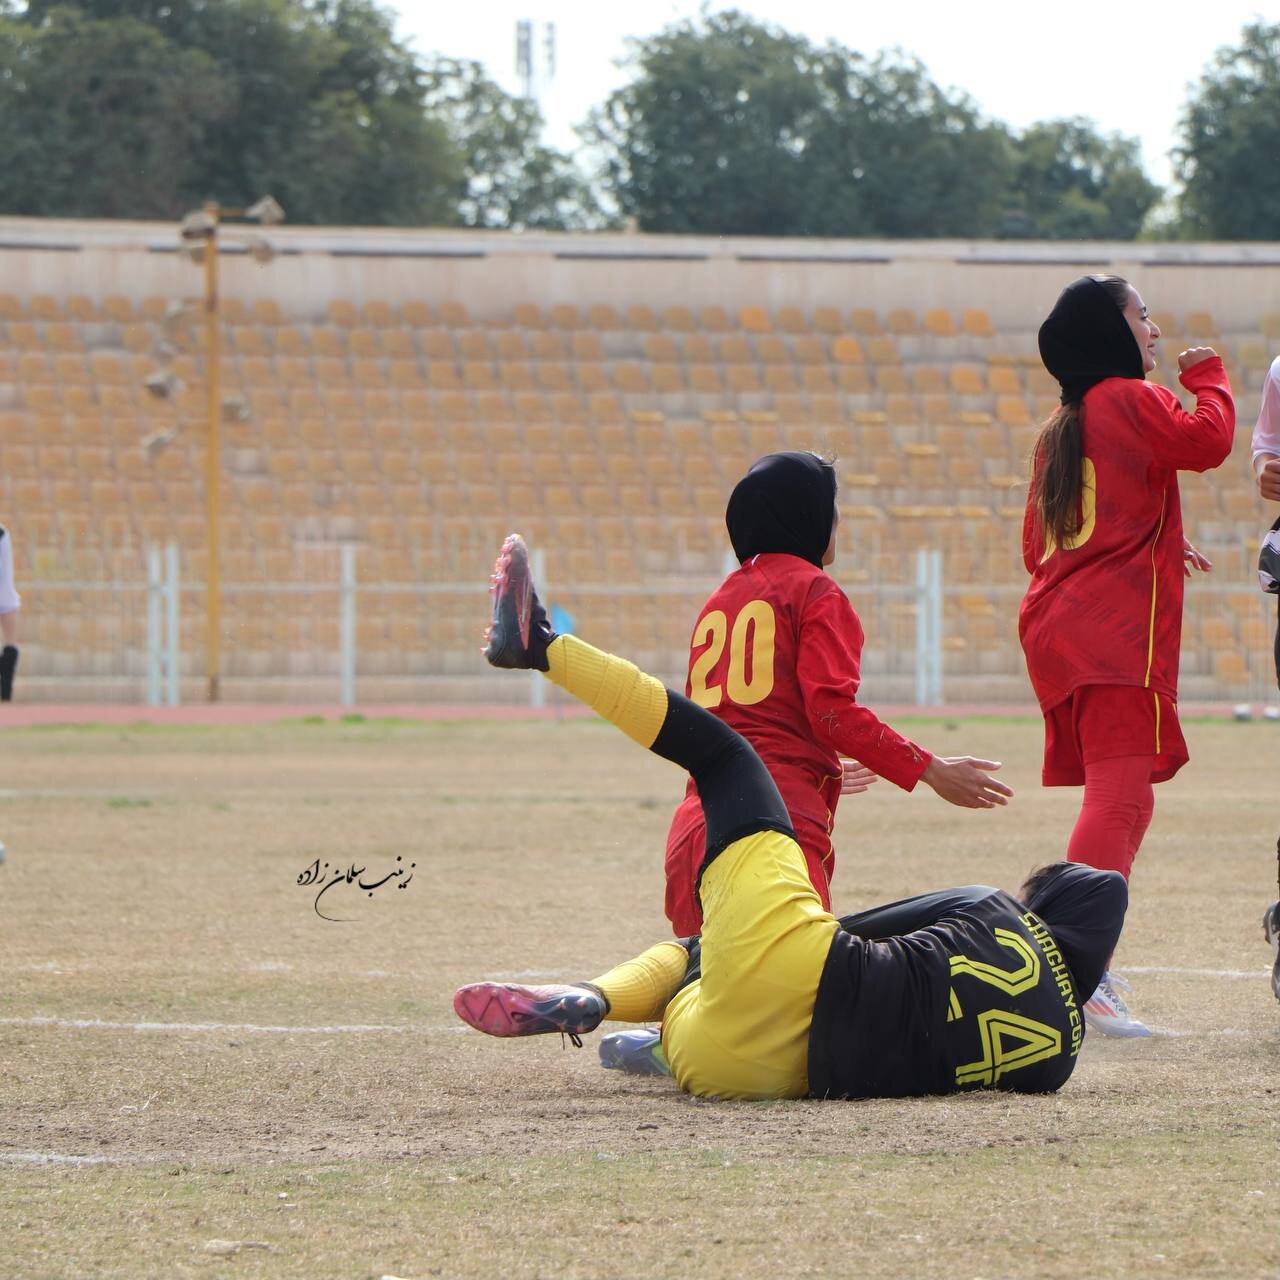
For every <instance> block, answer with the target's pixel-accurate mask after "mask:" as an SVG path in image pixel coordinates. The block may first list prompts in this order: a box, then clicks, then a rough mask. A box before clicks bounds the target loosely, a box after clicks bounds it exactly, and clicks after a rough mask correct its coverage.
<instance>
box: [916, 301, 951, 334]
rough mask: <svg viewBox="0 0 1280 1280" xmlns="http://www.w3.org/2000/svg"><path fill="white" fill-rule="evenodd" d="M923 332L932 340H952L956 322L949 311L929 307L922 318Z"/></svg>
mask: <svg viewBox="0 0 1280 1280" xmlns="http://www.w3.org/2000/svg"><path fill="white" fill-rule="evenodd" d="M922 327H923V329H924V332H925V333H927V334H929V336H930V337H934V338H954V337H955V336H956V322H955V318H954V317H953V316H952V314H951V312H950V311H946V310H944V309H943V308H941V307H931V308H930V309H929V310H927V311H926V312H925V313H924V316H923V317H922Z"/></svg>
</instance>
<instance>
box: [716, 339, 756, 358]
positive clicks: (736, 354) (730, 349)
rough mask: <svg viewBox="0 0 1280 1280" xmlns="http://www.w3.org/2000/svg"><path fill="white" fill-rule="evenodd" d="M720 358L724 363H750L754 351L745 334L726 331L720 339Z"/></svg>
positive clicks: (753, 356)
mask: <svg viewBox="0 0 1280 1280" xmlns="http://www.w3.org/2000/svg"><path fill="white" fill-rule="evenodd" d="M720 359H721V361H722V362H723V363H724V364H750V363H753V362H754V361H755V353H754V352H753V351H752V350H751V343H750V342H749V341H748V340H747V337H746V335H745V334H741V333H727V334H725V335H724V337H722V338H721V339H720Z"/></svg>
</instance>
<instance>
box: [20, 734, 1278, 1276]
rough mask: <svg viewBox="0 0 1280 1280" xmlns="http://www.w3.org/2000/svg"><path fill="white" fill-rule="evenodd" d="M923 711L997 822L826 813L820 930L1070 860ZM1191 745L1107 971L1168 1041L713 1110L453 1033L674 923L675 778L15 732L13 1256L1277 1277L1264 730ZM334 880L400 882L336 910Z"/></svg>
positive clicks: (626, 770) (201, 1271) (1031, 797)
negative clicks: (983, 1088) (990, 804)
mask: <svg viewBox="0 0 1280 1280" xmlns="http://www.w3.org/2000/svg"><path fill="white" fill-rule="evenodd" d="M905 727H906V728H907V731H908V732H910V733H912V734H913V736H915V737H917V739H918V740H920V741H922V742H924V743H925V745H927V746H929V747H931V748H933V749H935V750H939V751H942V752H944V753H947V754H959V753H964V752H968V753H973V754H987V753H994V755H995V756H996V758H1000V759H1003V760H1005V761H1006V768H1005V771H1004V776H1005V777H1006V778H1007V780H1009V781H1010V782H1011V783H1012V785H1013V786H1014V787H1015V789H1016V790H1017V793H1018V794H1017V797H1016V800H1015V802H1014V803H1013V805H1012V806H1011V807H1010V808H1009V809H1008V810H1004V811H998V812H992V813H973V812H965V811H960V810H956V809H952V808H949V807H947V806H946V805H944V804H943V803H942V802H941V801H939V800H937V799H936V798H935V797H934V796H932V795H931V794H928V793H925V794H919V795H913V796H906V795H903V794H902V793H901V792H899V791H897V790H895V789H894V788H892V787H890V786H889V785H888V784H887V783H880V784H878V785H877V786H876V787H875V788H873V790H872V791H871V792H870V793H869V794H867V795H865V796H856V797H851V798H849V799H848V800H846V801H845V803H844V806H843V808H842V812H841V816H840V819H839V822H838V824H837V829H836V836H837V840H836V843H837V849H838V852H839V863H838V867H837V872H836V880H835V899H836V904H837V907H838V908H839V909H842V910H854V909H856V908H858V907H861V906H866V905H869V904H871V903H873V902H876V901H881V900H885V899H889V898H892V897H897V896H900V895H903V894H906V893H910V892H914V891H919V890H921V889H926V888H934V887H941V886H942V885H944V884H952V883H955V884H960V883H967V882H970V881H987V882H992V883H995V884H998V885H1003V886H1005V887H1010V888H1012V887H1015V886H1016V885H1017V884H1018V882H1019V881H1020V879H1021V876H1022V874H1023V872H1024V871H1025V870H1026V869H1027V868H1029V867H1030V866H1031V865H1032V864H1033V863H1035V862H1037V861H1043V860H1045V859H1047V858H1051V857H1054V856H1058V855H1060V853H1061V851H1062V848H1063V845H1064V841H1065V836H1066V832H1067V830H1068V829H1069V826H1070V823H1071V820H1072V818H1073V816H1074V812H1075V808H1076V806H1077V804H1078V801H1079V795H1078V793H1077V792H1073V791H1044V790H1041V789H1040V788H1039V787H1038V785H1037V777H1038V758H1039V750H1040V726H1039V724H1038V722H1037V723H1032V722H1031V721H1019V720H1012V719H1010V720H1001V719H991V720H970V721H965V722H963V723H958V724H951V723H945V722H941V721H931V722H920V723H916V724H912V725H906V726H905ZM1186 731H1187V737H1188V741H1189V743H1190V746H1191V751H1192V756H1193V760H1192V764H1191V765H1190V766H1189V767H1188V768H1187V769H1186V770H1185V771H1184V773H1183V775H1182V776H1181V777H1180V778H1178V779H1176V780H1174V781H1173V782H1172V783H1170V784H1168V785H1166V786H1164V787H1162V788H1160V789H1159V792H1158V801H1157V810H1156V819H1155V823H1154V825H1153V828H1152V831H1151V833H1150V835H1149V836H1148V839H1147V842H1146V846H1145V848H1144V850H1143V854H1142V856H1141V858H1140V860H1139V864H1138V867H1137V869H1136V871H1135V875H1134V878H1133V905H1132V909H1131V913H1130V919H1129V925H1128V928H1127V930H1126V933H1125V936H1124V939H1123V940H1122V943H1121V950H1120V954H1119V957H1118V959H1119V967H1120V969H1121V970H1122V971H1124V972H1126V973H1128V975H1129V976H1130V977H1131V978H1132V980H1133V981H1134V983H1135V986H1136V988H1137V994H1136V1007H1137V1011H1138V1012H1139V1013H1140V1014H1141V1015H1142V1016H1143V1017H1144V1018H1145V1019H1146V1020H1147V1021H1148V1022H1149V1023H1150V1024H1151V1025H1152V1026H1153V1027H1155V1028H1157V1029H1158V1031H1159V1032H1160V1034H1159V1035H1157V1036H1154V1037H1152V1038H1151V1039H1149V1040H1146V1041H1141V1042H1116V1041H1104V1040H1101V1039H1100V1038H1098V1037H1091V1038H1090V1039H1089V1040H1088V1042H1087V1043H1086V1045H1085V1048H1084V1050H1083V1053H1082V1057H1081V1062H1080V1065H1079V1067H1078V1069H1077V1071H1076V1073H1075V1076H1074V1077H1073V1078H1072V1080H1071V1081H1070V1083H1069V1084H1068V1085H1067V1087H1066V1088H1065V1089H1064V1090H1063V1091H1062V1092H1061V1093H1059V1094H1057V1095H1054V1096H1050V1097H1043V1098H1025V1097H1016V1096H1010V1095H997V1094H971V1095H967V1096H964V1097H959V1098H951V1099H922V1100H912V1101H895V1102H870V1103H812V1102H808V1103H775V1104H732V1103H712V1102H705V1101H698V1100H693V1099H689V1098H685V1097H682V1096H681V1095H679V1094H678V1093H677V1092H676V1091H675V1090H674V1088H673V1087H671V1086H670V1085H669V1083H668V1082H665V1081H653V1080H632V1079H627V1078H623V1077H620V1076H618V1075H616V1074H615V1073H611V1072H604V1071H602V1070H600V1069H599V1067H598V1065H597V1061H596V1054H595V1046H594V1043H593V1042H592V1041H593V1039H594V1038H588V1040H587V1044H586V1047H585V1048H584V1049H583V1050H581V1051H576V1050H574V1049H572V1048H562V1046H561V1043H560V1040H559V1038H558V1037H543V1038H539V1039H533V1040H524V1041H508V1042H503V1041H498V1040H491V1039H488V1038H486V1037H482V1036H480V1035H477V1034H475V1033H473V1032H471V1031H469V1030H467V1029H465V1028H463V1027H462V1024H461V1023H459V1022H457V1020H456V1019H455V1018H454V1016H453V1013H452V1010H451V1006H450V999H451V994H452V992H453V990H454V988H455V987H456V986H458V985H459V984H461V983H463V982H467V981H473V980H476V979H479V978H485V977H514V976H516V975H519V976H521V977H522V978H527V979H528V980H535V981H536V980H538V979H539V978H542V977H553V976H555V977H589V976H591V975H593V974H596V973H598V972H600V971H601V970H602V969H604V968H605V967H607V965H608V964H609V963H611V962H612V961H613V960H616V959H618V958H621V957H622V956H624V955H628V954H631V952H632V950H633V949H638V948H640V947H642V946H644V945H646V944H647V943H648V942H650V941H653V940H656V939H658V938H660V937H662V936H664V934H665V927H664V921H663V918H662V915H661V907H660V903H661V850H662V843H663V837H664V833H665V829H666V822H667V819H668V816H669V813H670V810H671V808H672V807H673V805H674V804H675V802H676V800H677V798H678V796H679V794H680V791H681V788H682V784H683V779H682V777H681V775H680V774H679V773H678V771H677V770H675V769H674V768H673V767H672V766H670V765H667V764H665V763H663V762H662V761H660V760H658V759H657V758H655V757H652V756H649V755H647V754H646V753H644V752H642V751H640V750H639V749H638V748H636V747H635V746H633V745H632V744H631V743H629V742H628V741H626V740H625V739H623V738H622V737H621V735H619V734H617V733H616V732H615V731H613V730H612V729H610V728H608V727H607V726H605V725H602V724H599V723H597V722H594V721H573V722H566V723H560V724H557V723H546V724H536V723H518V724H480V723H456V724H454V723H444V724H435V725H420V724H405V723H396V722H382V721H376V720H370V721H367V722H363V723H346V724H340V723H327V724H309V723H299V722H294V723H284V724H278V725H271V726H265V727H264V726H255V727H251V726H244V727H223V728H163V729H153V728H143V727H138V728H119V727H112V728H105V727H103V728H93V727H87V728H83V729H30V730H5V731H3V734H2V735H0V760H2V770H0V786H2V787H3V790H2V791H0V839H3V841H4V843H5V845H7V847H8V861H7V862H6V864H5V865H3V866H0V971H2V973H3V984H2V986H0V1117H2V1118H3V1120H2V1123H0V1275H2V1276H4V1277H19V1276H21V1277H64V1276H94V1277H133V1276H164V1277H179V1276H202V1277H203V1276H209V1277H213V1276H217V1277H221V1276H234V1277H285V1276H288V1277H294V1276H298V1277H380V1276H384V1275H393V1276H401V1277H412V1278H417V1277H426V1276H444V1277H455V1276H457V1277H472V1276H474V1277H488V1276H504V1277H506V1276H514V1277H533V1276H548V1277H550V1276H556V1277H595V1276H619V1277H622V1276H640V1275H650V1276H657V1275H672V1274H678V1275H684V1276H703V1277H721V1276H724V1277H777V1276H827V1275H836V1274H841V1275H848V1276H859V1277H868V1278H872V1280H874V1278H876V1277H889V1276H895V1277H905V1276H925V1275H937V1276H940V1277H945V1280H977V1278H979V1277H981V1278H984V1280H992V1278H994V1277H1015V1276H1016V1277H1026V1276H1031V1275H1037V1276H1041V1277H1045V1276H1048V1277H1071V1278H1072V1280H1079V1278H1081V1277H1121V1276H1123V1277H1145V1276H1169V1277H1199V1276H1230V1277H1272V1278H1274V1277H1276V1276H1277V1275H1278V1274H1280V1261H1278V1260H1277V1250H1276V1241H1277V1223H1278V1222H1280V1190H1278V1187H1280V1180H1278V1179H1277V1176H1276V1174H1277V1153H1278V1152H1280V1007H1277V1005H1276V1002H1275V1000H1274V999H1273V998H1272V996H1271V993H1270V990H1269V987H1268V984H1267V981H1266V977H1265V970H1266V968H1267V965H1268V963H1269V959H1270V956H1269V953H1268V952H1267V950H1266V948H1265V945H1264V943H1263V940H1262V937H1261V930H1260V927H1259V921H1260V917H1261V913H1262V910H1263V908H1264V907H1265V906H1266V905H1267V903H1268V902H1270V901H1271V900H1272V898H1274V896H1275V854H1274V847H1275V839H1276V829H1277V825H1278V823H1280V798H1278V796H1280V793H1278V791H1277V787H1276V771H1275V761H1276V760H1277V758H1278V757H1280V726H1277V725H1274V724H1262V723H1255V724H1247V725H1237V724H1231V723H1226V722H1216V723H1214V722H1207V721H1206V722H1193V723H1190V724H1188V725H1187V726H1186ZM397 858H400V859H401V861H400V862H399V863H397V862H396V859H397ZM313 861H318V862H319V863H320V864H324V863H328V864H329V869H328V872H327V874H328V875H329V877H330V878H332V872H333V869H334V868H338V867H341V868H344V869H345V868H348V867H350V866H355V867H356V868H364V869H365V873H364V875H363V877H362V878H363V879H364V880H365V881H366V883H370V882H372V880H374V879H381V880H382V883H381V884H380V885H379V886H378V887H377V888H376V889H374V890H372V891H371V892H361V891H360V890H359V888H358V885H355V884H347V883H346V882H345V879H344V881H343V883H341V884H337V885H335V886H334V887H333V889H332V890H329V891H326V893H325V895H324V897H323V898H321V900H320V903H319V905H320V908H321V910H327V912H328V913H329V914H332V915H335V916H341V917H344V918H345V919H344V921H343V922H341V923H334V922H329V921H325V920H322V919H320V918H319V916H317V914H316V912H315V909H314V907H313V900H314V898H315V894H316V886H312V887H306V886H303V885H300V884H299V883H298V878H299V876H300V875H302V874H303V873H304V872H305V870H306V868H307V867H308V866H309V865H310V864H311V863H312V862H313ZM409 864H415V865H414V866H413V867H412V879H411V880H407V881H406V876H400V877H395V876H392V874H391V873H392V872H393V871H395V870H396V869H397V868H400V869H404V868H406V867H407V866H408V865H409ZM386 877H390V878H386ZM326 882H327V881H321V885H323V883H326ZM399 885H403V886H404V887H403V888H400V887H397V886H399Z"/></svg>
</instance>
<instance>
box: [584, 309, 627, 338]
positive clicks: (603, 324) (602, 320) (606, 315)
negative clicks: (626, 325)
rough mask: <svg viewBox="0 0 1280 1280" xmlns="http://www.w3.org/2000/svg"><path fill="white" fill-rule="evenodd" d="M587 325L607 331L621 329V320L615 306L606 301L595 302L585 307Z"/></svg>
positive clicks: (590, 327)
mask: <svg viewBox="0 0 1280 1280" xmlns="http://www.w3.org/2000/svg"><path fill="white" fill-rule="evenodd" d="M587 327H588V328H589V329H595V330H597V331H600V332H606V333H607V332H612V331H614V330H617V329H621V328H622V321H621V319H620V318H619V316H618V312H617V310H616V308H614V307H611V306H610V305H609V304H608V303H607V302H596V303H592V305H591V306H589V307H588V308H587Z"/></svg>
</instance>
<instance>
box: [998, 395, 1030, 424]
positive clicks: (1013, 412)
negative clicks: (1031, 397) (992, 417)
mask: <svg viewBox="0 0 1280 1280" xmlns="http://www.w3.org/2000/svg"><path fill="white" fill-rule="evenodd" d="M996 420H997V421H999V422H1002V423H1004V425H1005V426H1007V427H1025V426H1030V425H1031V414H1030V413H1029V412H1028V411H1027V402H1026V400H1024V399H1023V397H1022V396H997V397H996Z"/></svg>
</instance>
